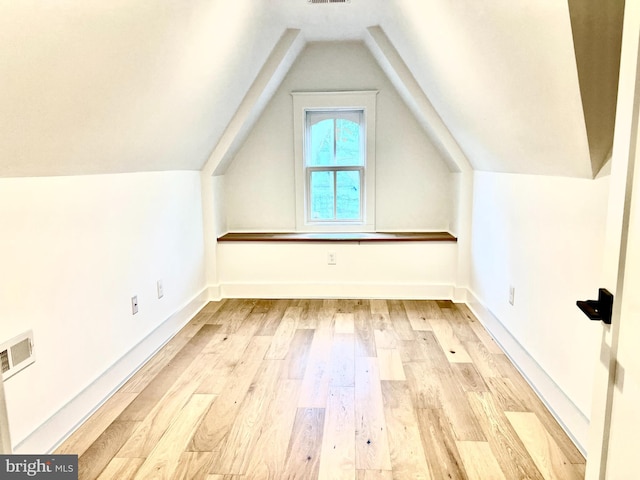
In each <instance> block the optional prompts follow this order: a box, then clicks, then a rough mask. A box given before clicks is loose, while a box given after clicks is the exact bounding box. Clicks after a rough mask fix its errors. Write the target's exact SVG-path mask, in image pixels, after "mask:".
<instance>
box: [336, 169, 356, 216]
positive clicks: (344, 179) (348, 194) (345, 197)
mask: <svg viewBox="0 0 640 480" xmlns="http://www.w3.org/2000/svg"><path fill="white" fill-rule="evenodd" d="M336 177H337V178H336V183H337V184H338V185H337V195H338V197H337V201H336V210H337V219H338V220H359V219H360V172H359V171H355V172H354V171H347V172H336Z"/></svg>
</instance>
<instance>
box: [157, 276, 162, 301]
mask: <svg viewBox="0 0 640 480" xmlns="http://www.w3.org/2000/svg"><path fill="white" fill-rule="evenodd" d="M157 287H158V298H162V297H164V287H163V286H162V280H158V282H157Z"/></svg>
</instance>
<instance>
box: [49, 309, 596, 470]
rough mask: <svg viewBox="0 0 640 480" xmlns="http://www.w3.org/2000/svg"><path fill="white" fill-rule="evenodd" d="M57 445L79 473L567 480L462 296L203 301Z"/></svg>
mask: <svg viewBox="0 0 640 480" xmlns="http://www.w3.org/2000/svg"><path fill="white" fill-rule="evenodd" d="M56 453H74V454H78V455H79V456H80V459H79V468H80V479H82V480H91V479H96V478H99V479H101V480H106V479H117V480H125V479H144V480H146V479H156V478H158V479H172V480H173V479H185V480H197V479H207V480H245V479H246V480H248V479H263V478H264V479H274V480H281V479H316V478H320V479H330V480H337V479H342V478H345V479H358V480H374V479H392V478H393V479H401V480H405V479H429V478H431V479H469V480H476V479H477V480H491V479H504V480H515V479H579V478H584V467H585V465H584V463H585V460H584V458H583V457H582V455H581V454H580V452H579V451H578V450H577V449H576V448H575V446H574V445H573V444H572V442H571V441H570V439H569V438H568V437H567V436H566V435H565V433H564V432H563V431H562V429H561V428H560V427H559V425H558V424H557V423H556V421H555V420H554V419H553V417H552V416H551V415H550V414H549V412H548V411H547V410H546V409H545V407H544V406H543V404H542V403H541V402H540V400H539V399H538V398H537V396H536V395H535V394H534V392H533V391H532V390H531V388H530V387H529V386H528V385H527V383H526V382H525V380H524V379H523V378H522V377H521V376H520V374H519V373H518V372H517V371H516V369H515V368H514V367H513V365H512V364H511V363H510V362H509V361H508V359H507V358H506V356H505V355H504V354H503V353H502V351H501V350H500V348H499V347H498V346H497V345H496V344H495V342H494V341H493V340H492V339H491V337H490V336H489V335H488V334H487V332H486V331H485V330H484V329H483V328H482V326H481V325H480V324H479V323H478V321H477V320H476V319H475V318H474V317H473V315H472V314H471V313H470V311H469V310H468V309H467V308H466V306H464V305H461V304H453V303H451V302H448V301H397V300H393V301H392V300H226V301H222V302H212V303H210V304H208V305H207V306H206V307H205V308H204V309H203V310H202V311H201V312H200V313H199V314H198V315H197V316H196V317H195V318H194V319H193V320H192V321H191V322H190V323H189V324H188V325H187V326H186V327H185V328H184V329H182V330H181V331H180V332H179V333H178V335H177V336H176V337H174V338H173V339H172V340H171V341H170V342H169V343H168V344H167V345H166V346H165V347H164V348H163V349H162V350H161V351H160V352H159V353H158V354H157V355H155V356H154V357H153V358H152V359H151V360H150V361H149V362H148V363H147V364H146V365H145V366H144V367H143V368H142V369H141V370H140V371H139V372H138V373H137V374H136V375H135V376H134V377H132V378H131V380H129V382H128V383H127V384H125V385H124V386H123V387H122V388H121V389H120V390H119V391H118V392H117V393H116V394H115V395H114V396H113V397H112V398H111V399H109V400H108V401H107V402H106V404H105V405H104V406H103V407H102V408H100V409H99V410H98V411H97V412H96V413H95V414H94V415H93V416H92V417H91V418H89V419H88V420H87V422H85V424H83V425H82V426H81V427H80V428H79V429H78V430H77V431H76V432H75V433H74V434H73V435H72V436H71V437H70V438H69V439H68V440H67V441H66V442H65V443H64V444H63V445H62V446H61V447H60V448H59V449H58V450H57V452H56Z"/></svg>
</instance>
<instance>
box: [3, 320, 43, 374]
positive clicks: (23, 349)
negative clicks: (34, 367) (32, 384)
mask: <svg viewBox="0 0 640 480" xmlns="http://www.w3.org/2000/svg"><path fill="white" fill-rule="evenodd" d="M35 361H36V357H35V354H34V351H33V330H29V331H28V332H25V333H23V334H21V335H18V336H17V337H13V338H12V339H11V340H9V341H6V342H4V343H2V344H0V368H1V371H2V380H3V381H4V380H6V379H7V378H9V377H12V376H13V375H15V374H16V373H18V372H19V371H20V370H22V369H24V368H26V367H28V366H29V365H31V364H32V363H33V362H35Z"/></svg>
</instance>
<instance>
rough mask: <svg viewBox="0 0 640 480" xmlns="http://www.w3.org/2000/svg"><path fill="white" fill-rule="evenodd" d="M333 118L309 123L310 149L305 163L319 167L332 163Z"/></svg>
mask: <svg viewBox="0 0 640 480" xmlns="http://www.w3.org/2000/svg"><path fill="white" fill-rule="evenodd" d="M333 122H334V120H333V119H328V120H322V121H321V122H318V123H314V124H313V125H311V133H310V135H309V136H310V144H311V145H310V149H309V152H308V158H307V165H310V166H312V167H320V166H327V165H333V133H334V131H335V130H334V123H333Z"/></svg>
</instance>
